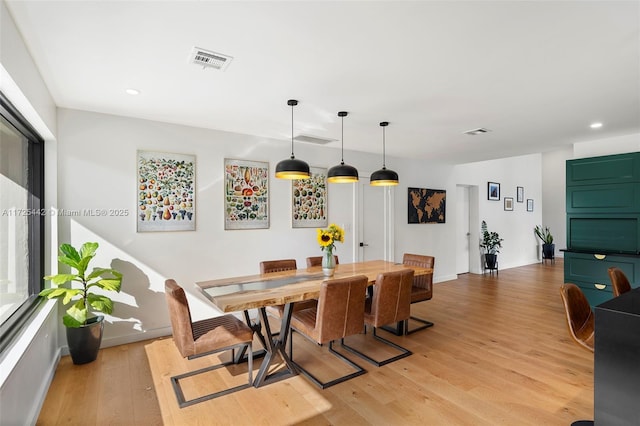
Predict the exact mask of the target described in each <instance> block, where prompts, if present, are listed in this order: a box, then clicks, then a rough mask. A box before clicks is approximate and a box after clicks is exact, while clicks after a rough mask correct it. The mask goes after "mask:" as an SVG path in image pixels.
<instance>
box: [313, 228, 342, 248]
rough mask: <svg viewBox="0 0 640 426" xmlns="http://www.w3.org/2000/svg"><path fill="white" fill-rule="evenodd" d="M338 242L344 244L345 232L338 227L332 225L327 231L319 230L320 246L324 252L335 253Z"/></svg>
mask: <svg viewBox="0 0 640 426" xmlns="http://www.w3.org/2000/svg"><path fill="white" fill-rule="evenodd" d="M336 242H340V243H343V242H344V230H343V229H342V228H340V227H339V226H338V225H336V224H335V223H332V224H331V225H329V227H328V228H327V229H318V244H320V247H321V248H322V250H324V249H325V248H326V249H327V250H331V251H333V249H334V248H335V243H336Z"/></svg>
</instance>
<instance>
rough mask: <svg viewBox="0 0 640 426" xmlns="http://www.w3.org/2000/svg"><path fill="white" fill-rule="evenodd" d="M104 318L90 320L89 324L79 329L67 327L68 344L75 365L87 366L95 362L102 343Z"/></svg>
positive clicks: (100, 316) (98, 317)
mask: <svg viewBox="0 0 640 426" xmlns="http://www.w3.org/2000/svg"><path fill="white" fill-rule="evenodd" d="M103 329H104V316H102V315H99V316H97V317H93V318H89V319H88V320H87V324H86V325H84V326H82V327H78V328H70V327H67V344H68V345H69V354H70V355H71V359H72V360H73V363H74V364H87V363H89V362H92V361H95V359H96V358H97V357H98V351H99V350H100V343H101V342H102V330H103Z"/></svg>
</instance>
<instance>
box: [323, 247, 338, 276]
mask: <svg viewBox="0 0 640 426" xmlns="http://www.w3.org/2000/svg"><path fill="white" fill-rule="evenodd" d="M335 271H336V258H335V257H333V249H332V248H331V247H325V248H324V250H323V252H322V274H323V275H324V276H325V277H332V276H333V274H334V272H335Z"/></svg>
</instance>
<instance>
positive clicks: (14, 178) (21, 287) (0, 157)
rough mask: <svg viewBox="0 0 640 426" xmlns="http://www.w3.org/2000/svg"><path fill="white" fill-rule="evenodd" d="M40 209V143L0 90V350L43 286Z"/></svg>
mask: <svg viewBox="0 0 640 426" xmlns="http://www.w3.org/2000/svg"><path fill="white" fill-rule="evenodd" d="M43 213H44V141H43V140H42V138H41V137H40V136H39V135H38V134H37V133H36V132H35V131H34V130H33V129H32V127H31V126H30V125H29V124H28V123H27V122H26V121H25V119H24V117H22V115H21V114H20V113H19V112H18V111H17V110H16V109H15V107H13V105H12V104H11V103H10V102H9V101H8V100H7V99H6V98H5V97H4V95H2V93H0V349H4V347H5V346H6V345H7V344H8V343H9V341H10V340H11V338H12V337H13V335H14V334H15V333H16V332H17V331H18V330H19V329H20V327H21V325H22V324H23V323H24V322H25V321H26V319H27V318H28V316H29V313H30V312H31V311H32V310H33V309H34V308H35V306H36V305H37V303H38V293H39V292H40V290H41V289H42V288H43V287H42V286H43V280H42V275H43V271H44V265H43V262H44V216H45V215H44V214H43Z"/></svg>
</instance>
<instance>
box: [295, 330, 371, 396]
mask: <svg viewBox="0 0 640 426" xmlns="http://www.w3.org/2000/svg"><path fill="white" fill-rule="evenodd" d="M290 330H291V334H290V335H289V336H290V338H289V358H290V359H291V362H292V363H293V364H294V365H295V366H296V368H297V369H298V371H299V372H300V373H302V375H304V376H305V377H306V378H308V379H309V380H311V381H312V382H313V383H314V384H315V385H316V386H318V387H319V388H320V389H326V388H329V387H331V386H334V385H337V384H338V383H342V382H346V381H347V380H350V379H353V378H354V377H358V376H361V375H363V374H364V373H366V372H367V370H365V369H364V368H362V367H360V366H359V365H358V364H356V363H355V362H353V361H351V360H350V359H349V358H347V357H345V356H344V355H342V354H341V353H339V352H336V351H335V350H334V349H333V341H331V342H329V352H331V353H332V354H333V355H334V356H336V357H337V358H339V359H341V360H342V361H343V362H345V363H346V364H348V365H349V366H351V367H353V368H354V369H355V370H356V371H354V372H353V373H349V374H346V375H344V376H341V377H338V378H336V379H333V380H329V381H328V382H322V381H320V379H318V378H317V377H316V376H314V375H313V374H311V372H310V371H309V370H307V369H305V368H304V367H302V366H301V365H300V364H298V363H297V362H295V361H294V360H293V339H292V337H293V329H290ZM320 346H321V345H320Z"/></svg>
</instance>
